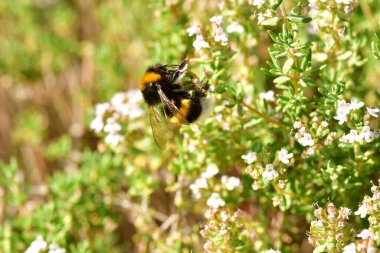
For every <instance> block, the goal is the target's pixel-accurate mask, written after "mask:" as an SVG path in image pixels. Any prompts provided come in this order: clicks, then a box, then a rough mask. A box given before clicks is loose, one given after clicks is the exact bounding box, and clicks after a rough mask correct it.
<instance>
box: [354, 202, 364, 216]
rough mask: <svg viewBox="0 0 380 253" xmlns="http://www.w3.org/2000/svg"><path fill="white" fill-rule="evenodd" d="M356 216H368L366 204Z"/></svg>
mask: <svg viewBox="0 0 380 253" xmlns="http://www.w3.org/2000/svg"><path fill="white" fill-rule="evenodd" d="M354 214H355V215H360V218H365V217H366V216H367V206H366V205H365V204H362V205H360V206H359V209H358V210H357V211H356V212H355V213H354Z"/></svg>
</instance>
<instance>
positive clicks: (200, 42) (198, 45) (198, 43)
mask: <svg viewBox="0 0 380 253" xmlns="http://www.w3.org/2000/svg"><path fill="white" fill-rule="evenodd" d="M193 47H194V48H195V50H196V51H199V50H201V49H202V48H208V47H210V45H209V44H208V43H207V41H205V40H204V38H203V36H202V35H197V37H196V39H195V41H194V42H193Z"/></svg>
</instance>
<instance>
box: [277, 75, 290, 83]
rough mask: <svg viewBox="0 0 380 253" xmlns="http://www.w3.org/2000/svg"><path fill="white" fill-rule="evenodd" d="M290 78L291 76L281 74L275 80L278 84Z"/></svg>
mask: <svg viewBox="0 0 380 253" xmlns="http://www.w3.org/2000/svg"><path fill="white" fill-rule="evenodd" d="M289 80H290V78H289V77H287V76H279V77H277V78H276V79H274V80H273V82H274V83H276V84H283V83H286V82H287V81H289Z"/></svg>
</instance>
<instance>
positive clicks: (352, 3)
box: [309, 0, 358, 13]
mask: <svg viewBox="0 0 380 253" xmlns="http://www.w3.org/2000/svg"><path fill="white" fill-rule="evenodd" d="M357 4H358V1H357V0H328V1H326V0H309V5H310V7H313V8H316V9H321V10H338V11H340V12H344V13H350V12H351V11H352V10H353V9H354V8H355V7H356V5H357Z"/></svg>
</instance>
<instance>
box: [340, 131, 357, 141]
mask: <svg viewBox="0 0 380 253" xmlns="http://www.w3.org/2000/svg"><path fill="white" fill-rule="evenodd" d="M340 141H341V142H343V143H354V142H360V141H361V138H360V135H359V134H358V131H357V130H353V129H351V130H350V133H349V134H346V135H343V136H342V137H340Z"/></svg>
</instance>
